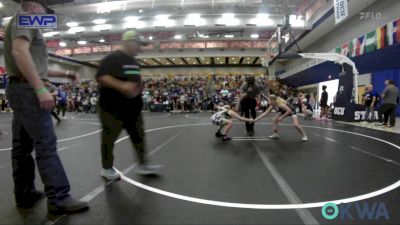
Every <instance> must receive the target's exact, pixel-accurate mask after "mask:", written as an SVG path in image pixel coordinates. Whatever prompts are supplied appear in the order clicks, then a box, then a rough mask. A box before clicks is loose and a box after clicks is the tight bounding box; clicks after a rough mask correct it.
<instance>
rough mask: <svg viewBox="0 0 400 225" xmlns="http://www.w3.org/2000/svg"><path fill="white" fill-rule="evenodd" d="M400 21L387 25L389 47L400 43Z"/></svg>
mask: <svg viewBox="0 0 400 225" xmlns="http://www.w3.org/2000/svg"><path fill="white" fill-rule="evenodd" d="M399 25H400V19H398V20H395V21H392V22H390V23H388V24H387V42H388V45H394V44H397V43H400V29H399Z"/></svg>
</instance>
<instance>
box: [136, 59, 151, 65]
mask: <svg viewBox="0 0 400 225" xmlns="http://www.w3.org/2000/svg"><path fill="white" fill-rule="evenodd" d="M137 61H138V62H139V63H142V64H144V65H145V66H150V64H148V63H147V62H145V61H143V60H141V59H137Z"/></svg>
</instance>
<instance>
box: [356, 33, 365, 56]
mask: <svg viewBox="0 0 400 225" xmlns="http://www.w3.org/2000/svg"><path fill="white" fill-rule="evenodd" d="M364 49H365V36H361V37H359V38H357V44H356V56H360V55H363V54H364Z"/></svg>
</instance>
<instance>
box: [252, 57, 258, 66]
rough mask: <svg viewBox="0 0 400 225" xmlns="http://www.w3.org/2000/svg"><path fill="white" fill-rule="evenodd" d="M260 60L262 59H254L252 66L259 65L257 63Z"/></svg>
mask: <svg viewBox="0 0 400 225" xmlns="http://www.w3.org/2000/svg"><path fill="white" fill-rule="evenodd" d="M259 58H260V57H256V58H255V59H254V61H253V63H252V64H253V65H257V64H256V62H257V61H258V59H259Z"/></svg>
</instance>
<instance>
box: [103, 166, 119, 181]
mask: <svg viewBox="0 0 400 225" xmlns="http://www.w3.org/2000/svg"><path fill="white" fill-rule="evenodd" d="M100 175H101V176H102V177H104V178H105V179H107V180H118V179H121V175H120V174H119V173H118V172H117V171H116V170H115V168H114V167H113V168H111V169H102V170H101V172H100Z"/></svg>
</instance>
